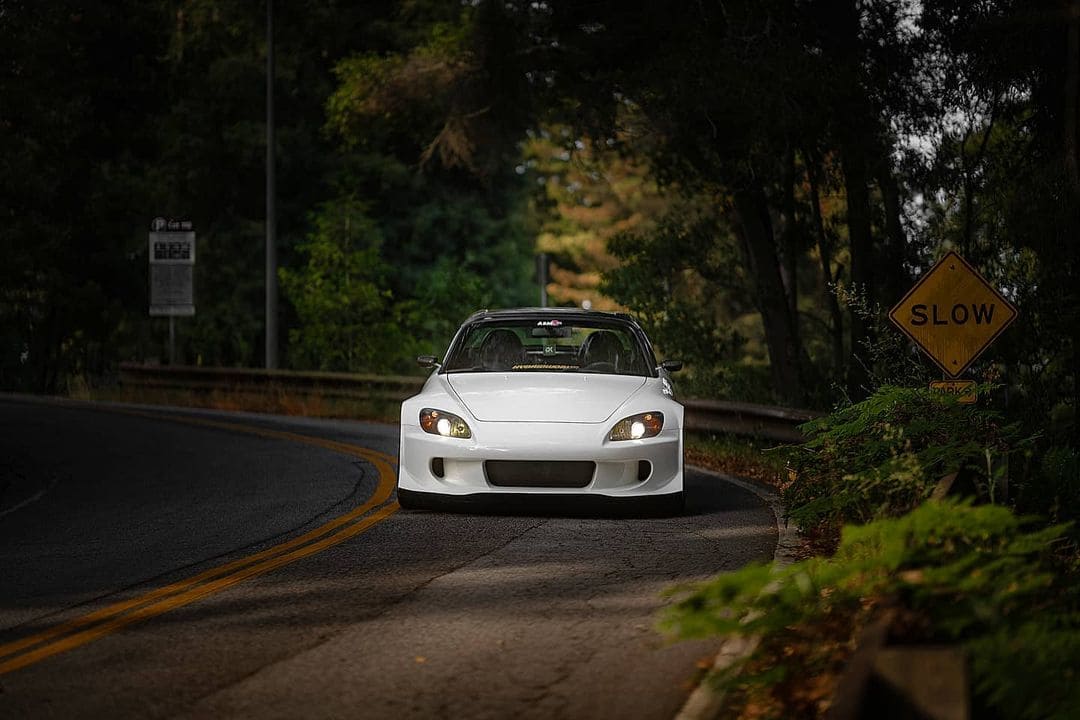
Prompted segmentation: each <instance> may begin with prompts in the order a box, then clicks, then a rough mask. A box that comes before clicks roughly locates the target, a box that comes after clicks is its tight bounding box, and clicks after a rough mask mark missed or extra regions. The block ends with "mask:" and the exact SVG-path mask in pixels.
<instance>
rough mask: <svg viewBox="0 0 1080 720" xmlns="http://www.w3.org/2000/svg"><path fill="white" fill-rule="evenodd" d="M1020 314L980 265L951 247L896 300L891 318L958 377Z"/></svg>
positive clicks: (944, 369) (946, 372) (946, 369)
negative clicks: (901, 298) (958, 253)
mask: <svg viewBox="0 0 1080 720" xmlns="http://www.w3.org/2000/svg"><path fill="white" fill-rule="evenodd" d="M1016 314H1017V313H1016V308H1014V307H1013V306H1012V303H1010V302H1009V301H1008V300H1006V299H1005V298H1004V297H1003V296H1002V295H1001V293H999V292H998V291H997V290H995V289H994V288H992V287H991V286H990V283H988V282H987V281H986V280H985V279H984V278H983V276H982V275H980V274H979V273H978V271H977V270H975V268H973V267H971V266H970V265H968V263H967V261H965V260H964V259H963V258H962V257H960V256H959V255H957V254H956V253H955V252H949V253H947V254H946V255H945V257H943V258H941V260H939V261H938V263H937V264H936V265H934V267H932V268H930V271H929V272H927V273H926V275H924V276H923V277H922V279H921V280H919V282H917V283H915V287H913V288H911V290H910V291H909V292H908V294H907V295H905V296H904V299H903V300H901V301H900V302H898V303H897V304H896V307H894V308H893V309H892V310H891V311H890V312H889V319H890V320H892V321H893V324H895V325H896V326H897V327H898V328H900V329H901V330H902V331H903V332H904V334H906V335H907V336H908V337H909V338H911V339H912V341H914V343H915V344H916V345H918V346H919V347H920V348H922V350H923V351H924V352H925V353H926V354H927V355H929V356H930V359H932V360H933V361H934V362H935V363H937V365H938V367H940V368H941V369H942V370H943V371H945V374H946V375H948V376H949V377H953V378H955V377H957V376H959V375H960V374H961V373H962V372H964V371H965V370H967V368H968V367H969V366H970V365H971V363H973V362H975V359H976V358H977V357H979V355H980V354H982V352H983V350H985V349H986V348H987V347H988V346H989V345H990V343H992V342H993V341H994V340H995V339H996V338H997V336H998V335H1000V334H1001V333H1002V332H1003V331H1004V330H1005V328H1007V327H1008V326H1009V324H1010V323H1011V322H1012V321H1013V320H1014V319H1016Z"/></svg>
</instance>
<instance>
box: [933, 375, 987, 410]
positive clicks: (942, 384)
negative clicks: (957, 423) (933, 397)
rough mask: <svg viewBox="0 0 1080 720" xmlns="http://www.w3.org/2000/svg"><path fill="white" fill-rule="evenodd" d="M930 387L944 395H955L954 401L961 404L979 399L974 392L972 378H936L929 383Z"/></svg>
mask: <svg viewBox="0 0 1080 720" xmlns="http://www.w3.org/2000/svg"><path fill="white" fill-rule="evenodd" d="M930 389H931V390H933V391H935V392H939V393H944V394H946V395H955V396H956V402H958V403H960V404H961V405H971V404H972V403H974V402H975V401H977V400H978V399H979V397H978V395H976V394H975V381H974V380H936V381H934V382H932V383H930Z"/></svg>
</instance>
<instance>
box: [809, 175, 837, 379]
mask: <svg viewBox="0 0 1080 720" xmlns="http://www.w3.org/2000/svg"><path fill="white" fill-rule="evenodd" d="M806 177H807V179H808V180H809V182H810V209H811V213H812V215H813V219H814V233H815V234H816V235H817V246H818V255H820V256H821V276H822V278H823V279H824V280H825V306H826V307H827V308H828V309H829V318H830V319H831V321H832V323H831V326H830V328H829V336H830V339H831V340H832V356H833V368H834V373H835V375H836V377H842V376H843V374H844V372H845V370H846V367H845V366H846V364H847V362H846V358H845V357H844V314H843V312H842V311H841V310H840V301H839V300H837V299H836V276H835V275H833V271H832V254H833V243H832V238H830V237H829V236H828V234H827V233H826V232H825V222H824V220H822V217H821V193H820V191H819V190H818V167H817V165H816V164H813V165H810V166H808V167H807V168H806Z"/></svg>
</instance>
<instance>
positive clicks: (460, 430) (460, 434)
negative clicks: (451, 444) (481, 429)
mask: <svg viewBox="0 0 1080 720" xmlns="http://www.w3.org/2000/svg"><path fill="white" fill-rule="evenodd" d="M420 427H421V428H423V430H424V432H428V433H431V434H432V435H442V436H443V437H453V438H470V437H472V431H471V430H469V426H468V424H467V423H466V422H465V421H464V420H462V419H461V418H459V417H458V416H457V415H455V414H454V413H448V412H446V411H445V410H435V409H433V408H424V409H423V410H421V411H420Z"/></svg>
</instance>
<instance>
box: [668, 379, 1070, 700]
mask: <svg viewBox="0 0 1080 720" xmlns="http://www.w3.org/2000/svg"><path fill="white" fill-rule="evenodd" d="M982 391H983V392H984V393H987V394H991V393H992V388H988V387H986V388H983V389H982ZM804 429H805V430H806V432H807V433H808V434H809V436H810V438H809V440H808V441H807V442H805V443H803V444H802V445H798V446H793V447H791V448H789V449H787V450H786V451H785V453H784V454H785V456H786V460H787V463H788V464H787V469H788V470H789V471H790V472H789V474H788V476H787V480H786V482H785V483H784V484H783V486H782V497H783V499H784V503H785V506H786V508H787V513H788V517H789V519H790V521H792V522H794V523H795V524H796V525H797V526H798V527H799V529H800V530H801V531H802V532H803V534H804V536H806V537H807V538H808V539H810V540H811V541H812V545H813V547H814V549H815V550H816V552H817V555H816V556H814V557H811V558H809V559H806V560H802V561H799V562H796V563H793V564H790V565H787V566H785V567H774V566H773V565H771V564H758V565H752V566H749V567H746V568H743V569H741V570H739V571H737V572H734V573H730V574H726V575H723V576H720V577H718V578H716V579H714V580H712V581H709V582H706V583H703V584H701V585H698V586H695V587H692V588H679V589H676V590H675V591H674V592H675V593H676V595H677V597H678V601H677V603H676V604H675V605H674V606H673V607H671V608H670V609H669V610H668V611H667V612H666V614H665V617H664V625H665V627H666V628H667V629H668V631H670V632H672V633H674V634H675V635H677V636H678V637H683V638H690V637H702V636H707V635H712V634H722V635H731V634H735V635H745V636H751V637H755V638H757V639H758V640H759V641H760V642H759V643H758V644H757V645H756V648H755V650H754V652H753V653H752V654H750V655H749V656H747V657H745V658H744V659H743V661H742V662H740V663H738V664H736V665H735V666H733V667H731V668H728V670H727V671H726V672H725V673H723V674H721V675H719V676H717V677H713V678H711V679H710V681H711V682H715V683H717V684H718V685H719V687H720V688H721V689H722V691H723V692H725V693H726V694H727V705H726V714H725V717H743V718H751V717H753V718H757V717H785V718H786V717H799V718H804V717H805V718H815V717H826V716H827V713H828V710H829V708H830V707H831V706H832V704H833V702H834V700H835V697H834V693H835V692H836V690H837V685H838V682H839V680H840V678H841V676H842V675H843V673H844V672H845V671H846V669H847V663H848V661H849V660H850V658H851V656H852V652H853V651H854V650H855V648H856V647H857V646H858V644H859V642H860V638H861V636H862V634H863V632H864V630H865V628H867V627H868V626H869V625H870V624H872V623H874V622H879V621H880V622H885V623H886V624H887V633H888V642H889V643H890V644H892V645H897V646H913V645H916V646H917V645H928V646H929V645H940V644H942V643H946V644H951V645H954V646H956V647H958V648H960V649H962V651H963V652H964V655H965V658H966V663H967V667H968V668H969V671H970V677H971V688H970V691H971V693H972V708H973V716H974V717H989V718H996V717H1000V718H1032V719H1034V718H1061V719H1062V720H1064V718H1070V717H1075V716H1076V713H1077V711H1078V710H1080V684H1078V683H1075V682H1072V681H1071V680H1066V679H1065V678H1066V677H1069V676H1070V675H1071V673H1072V672H1074V671H1075V670H1074V669H1075V668H1076V667H1080V552H1078V546H1077V538H1078V534H1077V531H1076V526H1075V524H1074V520H1075V515H1074V514H1073V513H1074V512H1075V508H1076V506H1075V504H1073V503H1072V500H1071V498H1070V497H1068V493H1065V494H1064V495H1063V493H1062V489H1063V488H1069V489H1071V488H1073V487H1075V485H1074V483H1075V482H1077V480H1080V478H1078V477H1077V476H1076V475H1073V478H1072V482H1068V483H1066V482H1063V481H1062V477H1061V473H1062V471H1063V469H1064V468H1065V467H1067V465H1068V462H1069V458H1071V455H1069V454H1068V453H1066V452H1065V451H1064V450H1063V449H1062V448H1058V447H1047V446H1046V445H1045V444H1044V443H1042V442H1041V441H1040V438H1038V437H1025V436H1024V434H1023V432H1022V431H1021V428H1020V427H1019V426H1018V425H1017V424H1011V425H1008V424H1005V423H1004V422H1003V418H1002V414H1001V413H998V412H994V411H991V410H987V409H983V408H979V407H975V408H972V407H966V406H963V405H960V404H958V403H957V402H956V401H955V399H953V398H949V397H946V396H943V395H938V394H935V393H932V392H930V391H929V390H925V389H909V388H898V387H894V386H884V387H881V388H879V389H878V391H877V392H875V393H874V394H873V395H872V396H871V397H870V398H868V399H867V400H865V401H863V402H860V403H856V404H853V405H850V406H846V407H843V408H840V409H838V410H836V411H835V412H833V413H831V414H830V415H828V416H826V417H823V418H821V419H819V420H816V421H813V422H811V423H808V424H807V425H805V426H804ZM1039 457H1041V458H1042V459H1041V461H1039V460H1037V458H1039ZM1063 457H1064V458H1065V459H1061V458H1063ZM1007 493H1008V494H1007ZM1057 520H1066V522H1056V521H1057ZM1063 673H1064V675H1063Z"/></svg>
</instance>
